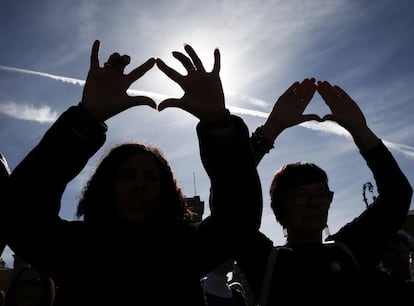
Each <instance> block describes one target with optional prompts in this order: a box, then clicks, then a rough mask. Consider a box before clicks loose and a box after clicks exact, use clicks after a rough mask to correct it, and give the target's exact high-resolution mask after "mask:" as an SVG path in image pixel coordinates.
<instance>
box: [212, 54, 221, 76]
mask: <svg viewBox="0 0 414 306" xmlns="http://www.w3.org/2000/svg"><path fill="white" fill-rule="evenodd" d="M220 66H221V63H220V50H219V49H215V50H214V66H213V71H212V72H213V73H214V74H218V73H219V72H220Z"/></svg>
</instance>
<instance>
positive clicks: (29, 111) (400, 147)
mask: <svg viewBox="0 0 414 306" xmlns="http://www.w3.org/2000/svg"><path fill="white" fill-rule="evenodd" d="M0 69H2V70H8V71H12V72H18V73H26V74H32V75H37V76H41V77H45V78H49V79H52V80H56V81H61V82H66V83H70V84H74V85H80V86H83V85H84V84H85V81H84V80H80V79H74V78H68V77H64V76H58V75H53V74H50V73H44V72H39V71H32V70H26V69H20V68H15V67H8V66H3V65H0ZM128 93H129V94H133V95H146V96H149V97H151V98H153V99H156V100H163V99H165V98H167V96H165V95H162V94H159V93H154V92H148V91H141V90H133V89H129V90H128ZM230 94H231V95H232V96H233V97H237V96H238V95H237V93H234V92H232V93H230ZM240 97H241V98H242V99H243V100H244V101H247V102H250V104H251V105H254V106H261V107H263V106H266V105H270V103H268V102H266V101H263V100H259V99H257V98H254V97H248V96H246V95H240ZM228 108H229V110H230V111H232V112H233V113H237V114H240V115H250V116H257V117H263V118H267V117H268V116H269V113H268V112H262V111H257V110H253V109H248V108H242V107H236V106H231V105H228ZM0 112H1V113H4V114H7V115H9V116H11V117H14V118H18V119H23V120H33V121H38V122H53V121H55V120H56V119H57V113H56V112H53V111H51V109H50V108H49V107H48V106H42V107H40V108H35V107H33V106H30V105H20V104H16V103H12V102H9V103H7V104H1V105H0ZM300 125H301V126H302V127H304V128H307V129H311V130H314V131H318V132H326V133H331V134H335V135H339V136H344V137H347V138H350V137H351V136H350V134H349V133H348V131H346V130H345V129H344V128H342V127H341V126H339V125H337V124H336V123H334V122H304V123H302V124H300ZM383 141H384V144H385V145H386V146H387V147H388V148H390V149H391V150H395V151H397V152H399V153H402V154H404V155H405V156H406V157H407V158H410V159H414V148H413V147H411V146H408V145H404V144H397V143H393V142H390V141H387V140H383Z"/></svg>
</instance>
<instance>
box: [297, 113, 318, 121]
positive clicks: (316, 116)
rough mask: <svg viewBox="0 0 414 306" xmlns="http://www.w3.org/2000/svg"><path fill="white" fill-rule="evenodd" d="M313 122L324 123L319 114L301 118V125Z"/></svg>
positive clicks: (305, 115) (306, 115)
mask: <svg viewBox="0 0 414 306" xmlns="http://www.w3.org/2000/svg"><path fill="white" fill-rule="evenodd" d="M311 120H316V121H322V119H321V117H319V115H317V114H304V115H302V116H301V120H300V122H299V123H303V122H306V121H311Z"/></svg>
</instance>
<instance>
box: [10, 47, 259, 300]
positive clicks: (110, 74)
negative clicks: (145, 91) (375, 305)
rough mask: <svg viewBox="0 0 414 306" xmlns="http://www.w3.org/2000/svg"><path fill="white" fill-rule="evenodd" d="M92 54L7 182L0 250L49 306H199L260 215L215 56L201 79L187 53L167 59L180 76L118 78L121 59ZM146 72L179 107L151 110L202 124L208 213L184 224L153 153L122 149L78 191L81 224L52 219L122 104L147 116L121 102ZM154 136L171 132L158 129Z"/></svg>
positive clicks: (245, 138)
mask: <svg viewBox="0 0 414 306" xmlns="http://www.w3.org/2000/svg"><path fill="white" fill-rule="evenodd" d="M98 50H99V41H96V42H95V43H94V44H93V47H92V55H91V67H90V70H89V73H88V77H87V80H86V84H85V88H84V90H83V97H82V101H81V102H80V103H79V105H77V106H72V107H70V108H69V109H68V110H67V111H65V112H64V113H63V114H62V115H61V116H60V117H59V118H58V119H57V121H56V122H55V123H54V124H53V125H52V127H51V128H50V129H49V130H48V131H47V132H46V134H45V135H44V137H43V139H42V140H41V141H40V143H39V144H38V145H37V146H36V147H35V148H34V149H33V150H32V151H31V152H30V153H29V154H28V156H26V157H25V158H24V160H23V161H22V162H21V163H20V164H19V165H18V166H17V167H16V168H15V170H14V171H12V174H11V175H10V179H9V180H8V190H9V191H10V193H8V195H9V198H10V200H9V202H8V203H9V205H8V211H7V215H6V217H7V218H5V219H6V220H8V226H9V227H10V229H11V231H10V233H9V235H8V240H7V242H8V244H9V246H10V248H11V249H12V250H13V251H14V252H16V253H18V254H19V255H20V256H21V257H22V258H23V259H24V260H25V261H26V262H29V263H31V264H32V265H33V266H35V267H36V268H37V269H39V270H40V271H42V273H46V274H47V275H50V276H51V277H52V278H53V279H54V280H55V282H56V285H57V287H58V290H57V294H56V299H55V305H57V306H60V305H87V306H91V305H146V306H148V305H159V306H160V305H182V306H190V305H191V306H196V305H199V306H201V305H204V295H203V289H202V287H201V284H200V279H201V278H202V277H203V276H204V275H205V274H206V273H207V272H208V271H210V270H211V269H212V268H213V267H215V266H216V265H218V264H219V263H221V262H222V261H224V260H225V259H227V258H229V257H231V256H233V255H234V251H235V248H236V246H237V244H239V243H241V240H242V239H243V237H245V236H246V235H247V234H248V233H249V232H254V231H256V230H257V229H258V227H259V225H260V216H261V208H262V192H261V186H260V180H259V177H258V174H257V170H256V165H255V158H254V155H253V151H252V149H251V146H250V140H249V132H248V129H247V127H246V125H245V124H244V122H243V121H242V120H241V119H240V118H239V117H237V116H234V115H231V114H230V113H229V112H228V110H226V108H225V103H224V94H223V89H222V86H221V80H220V77H219V71H220V53H219V51H218V50H216V51H215V52H214V56H215V63H214V67H213V70H212V71H211V72H206V71H205V69H204V67H203V65H202V62H201V60H200V59H199V58H198V56H197V54H196V53H195V52H194V50H193V48H192V47H191V46H189V45H186V46H185V51H186V52H187V53H188V54H189V57H187V56H186V55H184V54H183V53H181V52H174V53H173V55H174V57H175V58H176V59H178V60H179V61H180V62H181V63H182V64H183V66H184V67H185V68H186V69H187V71H188V75H181V74H179V73H178V72H176V71H175V70H173V69H172V68H170V67H169V66H167V65H166V64H165V63H164V62H163V61H161V60H160V59H158V60H155V59H154V58H151V59H149V60H147V61H146V62H145V63H144V64H142V65H141V66H139V67H137V68H135V69H134V70H132V71H131V72H130V73H128V74H124V68H125V66H126V65H127V64H128V63H129V57H128V56H127V55H124V56H121V55H120V54H119V53H114V54H112V55H111V57H110V58H109V60H108V62H107V63H105V65H104V67H100V65H99V59H98ZM155 63H157V66H158V68H159V69H160V70H161V71H163V72H164V73H165V74H166V75H167V76H168V77H170V78H171V79H172V80H173V81H175V82H177V83H178V84H179V85H180V86H181V87H182V88H183V90H184V96H183V97H182V98H180V99H167V100H165V101H163V102H161V103H160V105H159V106H158V109H159V110H163V109H165V108H167V107H178V108H182V109H183V110H185V111H187V112H188V113H191V114H192V115H194V116H195V117H197V118H198V119H199V120H200V121H199V123H198V124H197V136H198V138H199V145H200V154H201V160H202V162H203V165H204V167H205V169H206V172H207V174H208V175H209V178H210V180H211V188H212V192H214V197H213V199H212V202H213V203H212V205H213V206H214V213H212V214H211V215H210V216H209V217H207V218H205V219H204V220H202V221H201V222H199V223H195V222H192V221H191V218H190V215H189V214H188V209H187V205H186V202H185V201H184V197H183V195H182V192H181V189H180V188H179V186H178V185H177V182H176V179H175V178H174V175H173V172H172V169H171V167H170V165H169V164H168V162H167V160H166V159H165V158H164V157H163V155H162V153H161V151H160V150H158V149H157V148H154V147H151V146H147V145H144V144H138V143H126V144H122V145H120V146H117V147H115V148H113V149H112V150H111V151H110V152H109V154H107V155H106V157H105V158H104V159H103V160H102V161H101V163H100V164H99V165H98V167H97V169H96V171H95V173H94V174H93V175H92V177H91V179H90V180H89V182H88V183H87V185H86V187H85V189H84V191H83V195H82V198H81V200H80V203H79V206H78V215H79V216H83V220H75V221H67V220H62V219H61V218H60V217H59V216H58V211H59V208H60V199H61V196H62V193H63V192H64V190H65V187H66V185H67V184H68V183H69V182H70V181H71V180H72V179H73V178H74V177H75V176H76V175H78V174H79V172H80V171H81V170H82V169H83V167H84V166H85V165H86V163H87V162H88V160H89V158H91V157H92V156H93V155H94V154H95V153H96V152H97V151H98V149H99V148H100V147H101V146H102V145H103V144H104V142H105V132H106V130H107V126H106V124H105V123H104V122H105V121H106V120H107V119H109V118H111V117H112V116H115V115H116V114H118V113H120V112H122V111H124V110H126V109H128V108H130V107H132V106H137V105H146V106H150V107H152V108H156V104H155V102H154V101H153V100H152V99H150V98H148V97H144V96H137V97H131V96H129V95H127V94H126V90H127V89H128V88H129V86H130V85H131V84H132V83H133V82H135V81H136V80H138V79H139V78H140V77H141V76H143V75H144V74H145V73H146V72H147V71H148V70H149V69H151V68H152V67H153V65H154V64H155ZM148 128H151V129H152V128H154V127H152V126H150V127H148ZM164 128H171V127H170V125H169V123H168V122H166V124H165V127H164ZM160 132H162V129H161V130H160ZM179 145H180V144H179V143H177V146H179ZM234 211H237V214H234ZM235 230H236V231H237V232H238V233H239V234H240V236H238V237H234V231H235ZM108 258H111V262H112V263H114V264H112V265H108ZM166 279H168V280H170V281H169V282H168V283H166V282H165V280H166Z"/></svg>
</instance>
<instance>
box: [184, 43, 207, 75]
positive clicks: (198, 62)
mask: <svg viewBox="0 0 414 306" xmlns="http://www.w3.org/2000/svg"><path fill="white" fill-rule="evenodd" d="M184 49H185V51H187V53H188V55H189V56H190V57H191V59H192V61H193V63H194V66H195V67H196V68H197V70H200V71H201V72H206V70H205V69H204V66H203V63H202V62H201V60H200V58H199V57H198V55H197V54H196V53H195V51H194V49H193V48H192V47H191V46H190V45H188V44H185V45H184Z"/></svg>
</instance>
